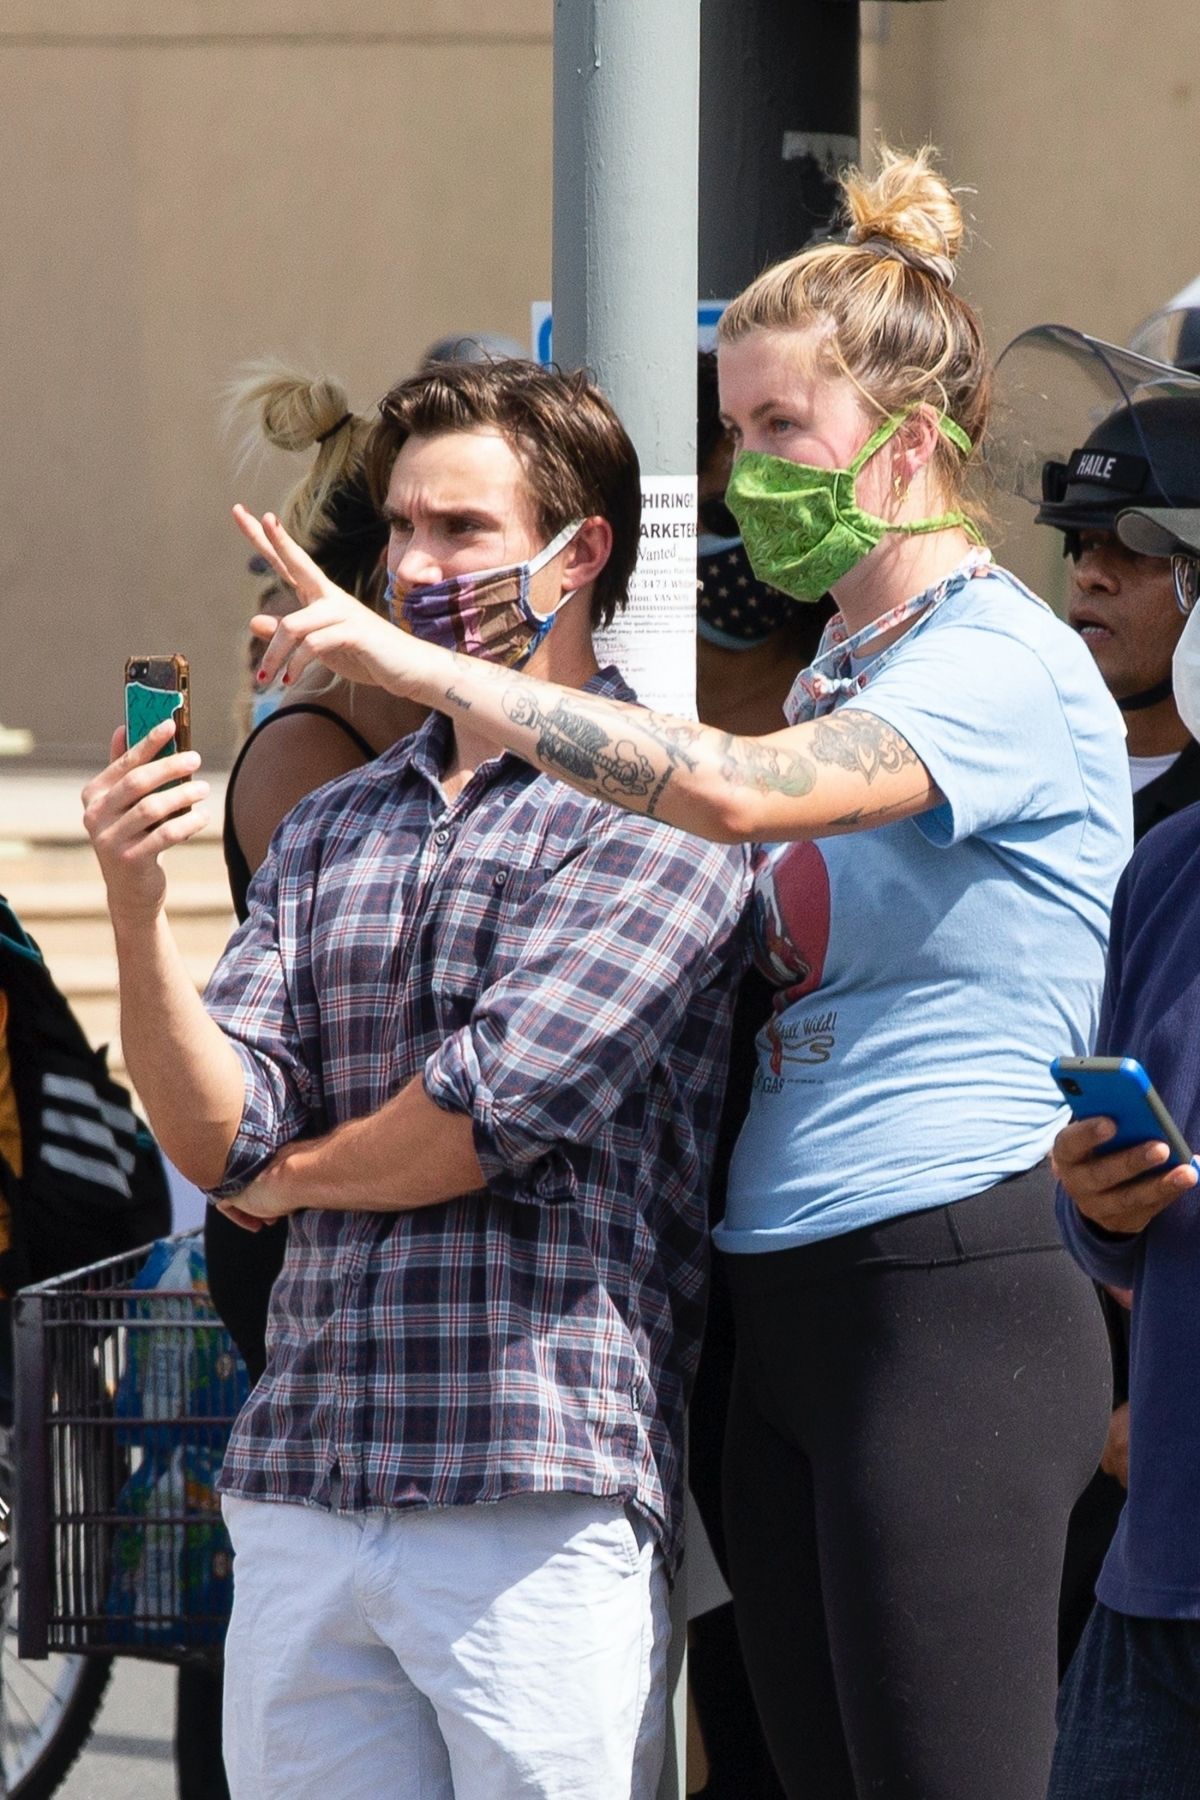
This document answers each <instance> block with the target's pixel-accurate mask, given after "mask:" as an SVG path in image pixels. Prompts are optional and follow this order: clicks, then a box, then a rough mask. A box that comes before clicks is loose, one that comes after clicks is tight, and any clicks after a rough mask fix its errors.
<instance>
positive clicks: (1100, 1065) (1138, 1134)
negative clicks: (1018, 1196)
mask: <svg viewBox="0 0 1200 1800" xmlns="http://www.w3.org/2000/svg"><path fill="white" fill-rule="evenodd" d="M1050 1073H1051V1074H1052V1075H1053V1077H1054V1079H1055V1081H1056V1082H1057V1083H1058V1085H1059V1087H1060V1089H1061V1090H1062V1094H1063V1098H1064V1099H1065V1100H1066V1102H1067V1105H1068V1106H1069V1107H1070V1108H1071V1112H1072V1113H1073V1115H1074V1116H1075V1118H1077V1119H1112V1120H1113V1122H1114V1123H1115V1125H1116V1127H1117V1134H1116V1136H1115V1137H1113V1138H1110V1139H1109V1141H1108V1142H1107V1143H1106V1144H1102V1145H1101V1146H1100V1151H1099V1154H1100V1155H1107V1154H1110V1153H1111V1152H1112V1151H1114V1150H1128V1149H1129V1148H1130V1147H1131V1146H1132V1145H1134V1144H1145V1143H1149V1142H1151V1141H1154V1142H1158V1143H1165V1144H1166V1145H1167V1147H1168V1149H1169V1150H1170V1152H1171V1155H1170V1157H1169V1159H1168V1160H1167V1162H1165V1163H1162V1164H1160V1165H1159V1167H1160V1169H1174V1168H1177V1167H1178V1165H1179V1164H1180V1163H1187V1162H1191V1160H1192V1153H1191V1151H1190V1150H1189V1149H1188V1146H1187V1142H1186V1140H1185V1138H1184V1136H1183V1133H1182V1132H1181V1131H1180V1129H1179V1127H1178V1126H1177V1125H1176V1123H1175V1121H1174V1119H1172V1117H1171V1115H1170V1113H1169V1112H1168V1111H1167V1109H1166V1107H1165V1106H1164V1105H1163V1103H1162V1101H1161V1100H1160V1099H1159V1097H1158V1095H1157V1094H1156V1093H1155V1091H1154V1088H1153V1086H1152V1085H1151V1082H1150V1077H1149V1076H1148V1075H1147V1073H1146V1071H1145V1069H1143V1067H1142V1065H1141V1063H1140V1062H1138V1061H1137V1059H1136V1058H1135V1057H1132V1056H1059V1057H1056V1058H1055V1060H1054V1061H1053V1062H1052V1063H1051V1065H1050Z"/></svg>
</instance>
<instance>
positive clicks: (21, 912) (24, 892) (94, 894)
mask: <svg viewBox="0 0 1200 1800" xmlns="http://www.w3.org/2000/svg"><path fill="white" fill-rule="evenodd" d="M7 891H8V898H9V900H10V902H11V903H12V905H13V907H14V908H15V909H16V912H17V915H18V917H19V918H20V920H21V923H22V924H23V925H24V926H25V929H26V930H27V931H28V932H29V934H30V936H31V937H32V938H34V939H36V941H37V944H38V946H39V948H40V949H41V952H42V954H43V956H44V957H45V958H46V960H47V962H49V963H50V964H51V967H54V964H55V961H56V959H57V958H58V957H61V956H70V957H75V958H81V957H93V956H94V957H99V958H101V959H102V960H103V961H104V962H105V963H108V962H110V961H111V959H112V956H113V939H112V927H111V925H110V924H109V918H108V910H107V907H106V905H105V900H104V887H103V884H102V883H101V882H100V881H99V879H97V880H95V881H79V880H71V881H60V882H56V881H54V880H52V879H44V880H40V881H26V880H23V879H22V880H18V881H14V882H11V883H10V884H9V887H8V890H7ZM168 892H169V901H168V905H169V911H170V917H171V923H172V926H173V927H174V931H175V937H176V940H177V941H178V944H179V948H180V949H181V950H182V951H183V953H184V955H185V956H188V955H190V956H195V957H197V958H199V959H205V958H207V959H208V962H209V966H210V967H211V965H212V963H214V962H215V961H216V959H217V957H218V956H219V955H220V953H221V951H222V949H223V948H224V946H225V943H226V941H227V939H228V937H229V934H230V932H231V931H232V930H233V927H234V923H235V921H234V916H233V908H232V906H231V905H230V901H229V889H228V887H227V886H226V884H225V882H224V881H223V880H222V881H174V882H172V883H171V885H170V888H169V890H168ZM56 979H57V976H56Z"/></svg>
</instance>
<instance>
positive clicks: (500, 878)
mask: <svg viewBox="0 0 1200 1800" xmlns="http://www.w3.org/2000/svg"><path fill="white" fill-rule="evenodd" d="M507 880H508V870H507V869H497V870H496V878H495V885H496V886H497V887H498V888H502V887H503V886H504V884H505V882H506V881H507Z"/></svg>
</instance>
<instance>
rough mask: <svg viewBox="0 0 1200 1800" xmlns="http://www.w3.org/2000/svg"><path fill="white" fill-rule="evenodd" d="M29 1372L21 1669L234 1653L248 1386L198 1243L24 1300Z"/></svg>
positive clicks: (23, 1357)
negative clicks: (236, 1484)
mask: <svg viewBox="0 0 1200 1800" xmlns="http://www.w3.org/2000/svg"><path fill="white" fill-rule="evenodd" d="M181 1272H182V1278H180V1276H181ZM164 1275H165V1278H166V1279H167V1280H168V1281H169V1282H171V1284H172V1285H169V1286H162V1285H151V1284H150V1282H151V1278H153V1280H154V1281H155V1282H157V1281H161V1280H162V1279H163V1277H164ZM15 1373H16V1392H17V1408H16V1429H15V1449H16V1458H15V1460H16V1506H15V1509H14V1510H15V1522H16V1550H17V1564H18V1567H19V1569H20V1579H21V1607H20V1619H19V1645H20V1653H21V1655H22V1656H23V1657H42V1656H46V1655H47V1654H48V1653H49V1652H50V1651H68V1652H80V1651H84V1652H87V1651H91V1652H102V1653H104V1654H107V1655H113V1654H117V1655H133V1656H145V1657H154V1658H158V1659H160V1660H164V1661H169V1662H179V1661H184V1660H188V1659H190V1658H192V1657H194V1656H198V1655H205V1654H212V1653H214V1652H216V1651H218V1650H219V1648H220V1645H221V1643H222V1641H223V1639H224V1634H225V1626H226V1623H227V1619H228V1612H229V1604H230V1600H231V1596H232V1580H231V1561H232V1553H231V1550H230V1546H229V1540H228V1538H227V1536H226V1534H225V1529H224V1526H223V1524H222V1522H221V1515H220V1511H219V1506H218V1501H217V1496H216V1493H215V1488H214V1484H215V1480H216V1475H217V1472H218V1470H219V1469H220V1466H221V1459H222V1457H223V1455H224V1451H225V1444H226V1440H227V1439H228V1436H229V1430H230V1426H231V1425H232V1423H233V1420H234V1418H235V1416H236V1414H237V1412H238V1409H239V1407H240V1405H241V1402H242V1400H243V1399H244V1398H245V1394H246V1386H247V1383H246V1373H245V1369H244V1367H243V1365H242V1363H241V1360H240V1358H239V1357H238V1355H237V1352H236V1351H235V1349H234V1346H233V1343H232V1341H231V1340H230V1338H229V1336H228V1334H227V1332H226V1331H225V1329H224V1327H223V1326H222V1325H221V1323H220V1320H219V1319H218V1318H217V1315H216V1313H215V1312H214V1311H213V1307H212V1303H211V1301H210V1299H209V1297H208V1290H207V1285H206V1284H205V1283H204V1273H203V1250H202V1247H201V1245H200V1234H199V1233H197V1232H192V1233H186V1234H184V1235H182V1236H180V1237H176V1238H167V1239H163V1240H161V1241H160V1243H159V1244H156V1245H153V1246H148V1247H147V1248H146V1249H144V1250H140V1251H134V1252H132V1253H131V1254H129V1255H125V1256H120V1257H114V1258H111V1259H110V1260H108V1261H105V1262H99V1263H93V1264H92V1265H91V1266H90V1267H88V1268H85V1269H76V1270H74V1271H73V1272H72V1273H70V1274H68V1275H61V1276H58V1277H56V1278H55V1279H54V1280H53V1281H45V1282H40V1283H39V1284H38V1285H37V1286H36V1287H28V1288H24V1289H22V1291H21V1292H20V1294H19V1295H18V1296H17V1299H16V1305H15Z"/></svg>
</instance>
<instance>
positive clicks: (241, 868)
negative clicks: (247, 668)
mask: <svg viewBox="0 0 1200 1800" xmlns="http://www.w3.org/2000/svg"><path fill="white" fill-rule="evenodd" d="M296 713H315V714H316V715H317V717H318V718H320V719H329V720H330V721H331V722H332V723H333V724H334V725H338V726H340V727H341V729H342V730H343V731H344V732H345V734H346V736H347V737H348V738H349V739H350V741H351V743H352V744H354V745H356V747H357V748H358V749H359V750H361V751H362V753H363V757H364V759H365V760H366V761H367V762H374V760H375V751H374V748H373V747H372V746H371V745H370V744H368V742H367V740H366V738H365V737H364V736H363V735H362V733H361V731H356V730H355V729H354V727H353V725H351V724H349V723H348V722H347V721H346V720H345V719H343V718H342V716H341V714H340V713H335V712H334V711H333V710H332V708H331V707H328V706H316V705H314V704H313V702H311V701H308V700H304V701H298V702H297V704H296V705H295V706H285V707H281V708H280V710H279V711H278V712H273V713H270V714H268V716H267V717H266V718H265V719H264V720H263V722H262V724H261V725H258V726H256V727H255V729H254V730H253V731H252V732H251V733H250V736H249V737H248V738H247V739H246V741H245V743H244V744H243V745H242V747H241V749H240V750H239V751H238V754H237V761H236V762H235V763H234V765H233V767H232V769H230V771H229V785H228V786H227V787H226V789H225V824H224V829H223V831H222V841H223V844H224V849H225V868H226V871H227V873H228V875H229V892H230V893H231V895H232V896H233V910H234V912H235V913H236V914H237V917H238V923H239V924H241V923H242V921H243V920H244V919H245V918H246V916H247V914H248V912H249V908H248V906H247V905H246V893H247V890H248V888H249V886H250V877H251V869H250V865H249V863H248V862H247V861H246V858H245V855H244V853H243V850H242V846H241V845H240V844H239V843H238V840H237V832H236V831H235V830H234V828H233V790H234V788H235V787H236V785H237V778H238V775H239V774H240V772H241V767H242V763H243V762H244V761H245V758H246V752H247V750H249V748H250V746H251V744H252V743H253V742H254V740H255V738H258V737H261V736H262V734H263V732H264V731H269V730H270V728H271V726H272V725H273V724H274V723H275V720H276V719H290V718H292V717H293V716H294V715H295V714H296ZM261 1235H262V1236H266V1233H265V1232H264V1233H262V1234H261Z"/></svg>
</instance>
